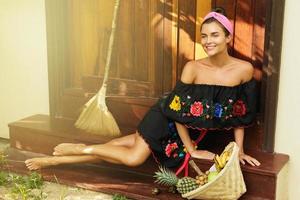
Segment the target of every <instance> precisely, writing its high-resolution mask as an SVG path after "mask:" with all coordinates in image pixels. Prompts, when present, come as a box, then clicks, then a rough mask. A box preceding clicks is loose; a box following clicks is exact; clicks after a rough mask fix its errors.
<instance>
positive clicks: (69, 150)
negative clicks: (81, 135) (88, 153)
mask: <svg viewBox="0 0 300 200" xmlns="http://www.w3.org/2000/svg"><path fill="white" fill-rule="evenodd" d="M84 147H86V145H85V144H74V143H62V144H59V145H57V146H56V147H54V152H53V155H54V156H67V155H80V154H82V150H83V148H84Z"/></svg>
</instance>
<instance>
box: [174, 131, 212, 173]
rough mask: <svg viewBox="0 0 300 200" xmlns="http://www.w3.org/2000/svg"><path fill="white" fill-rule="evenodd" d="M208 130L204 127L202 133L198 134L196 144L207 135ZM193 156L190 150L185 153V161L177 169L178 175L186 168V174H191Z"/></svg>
mask: <svg viewBox="0 0 300 200" xmlns="http://www.w3.org/2000/svg"><path fill="white" fill-rule="evenodd" d="M206 133H207V130H206V129H202V130H201V133H200V135H199V136H198V138H197V140H196V141H195V144H196V145H197V144H198V143H199V142H200V141H201V140H202V139H203V138H204V136H205V135H206ZM190 158H191V154H189V153H188V152H187V153H186V154H185V157H184V161H183V163H182V165H181V166H180V167H179V168H178V170H177V171H176V176H178V174H179V173H180V172H181V171H182V170H183V169H184V176H188V175H189V160H190Z"/></svg>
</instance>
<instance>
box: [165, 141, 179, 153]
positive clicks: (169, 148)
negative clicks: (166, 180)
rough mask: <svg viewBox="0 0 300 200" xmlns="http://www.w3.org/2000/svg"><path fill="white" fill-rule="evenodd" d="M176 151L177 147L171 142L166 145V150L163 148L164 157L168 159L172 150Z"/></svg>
mask: <svg viewBox="0 0 300 200" xmlns="http://www.w3.org/2000/svg"><path fill="white" fill-rule="evenodd" d="M176 149H178V145H177V143H176V142H173V143H171V144H167V146H166V148H165V152H166V155H167V156H168V157H170V156H171V154H172V153H173V152H174V150H176ZM175 157H176V154H175Z"/></svg>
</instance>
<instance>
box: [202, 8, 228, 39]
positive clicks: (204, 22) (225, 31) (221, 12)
mask: <svg viewBox="0 0 300 200" xmlns="http://www.w3.org/2000/svg"><path fill="white" fill-rule="evenodd" d="M212 12H217V13H219V14H222V15H224V16H225V17H227V15H226V11H225V9H224V8H222V7H216V8H214V9H212ZM212 22H216V23H218V24H220V26H221V27H222V29H223V31H224V33H225V36H226V37H227V36H229V35H230V33H229V31H228V30H227V29H226V28H225V27H224V26H223V25H222V24H221V23H220V22H218V20H216V19H215V18H213V17H211V18H208V19H206V20H204V21H203V22H202V24H201V26H200V30H202V26H203V24H210V23H212Z"/></svg>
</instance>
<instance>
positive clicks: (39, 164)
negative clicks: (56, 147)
mask: <svg viewBox="0 0 300 200" xmlns="http://www.w3.org/2000/svg"><path fill="white" fill-rule="evenodd" d="M57 164H58V163H57V161H56V158H55V157H43V158H31V159H28V160H25V165H26V167H27V168H28V169H29V170H38V169H41V168H45V167H48V166H53V165H57Z"/></svg>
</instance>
